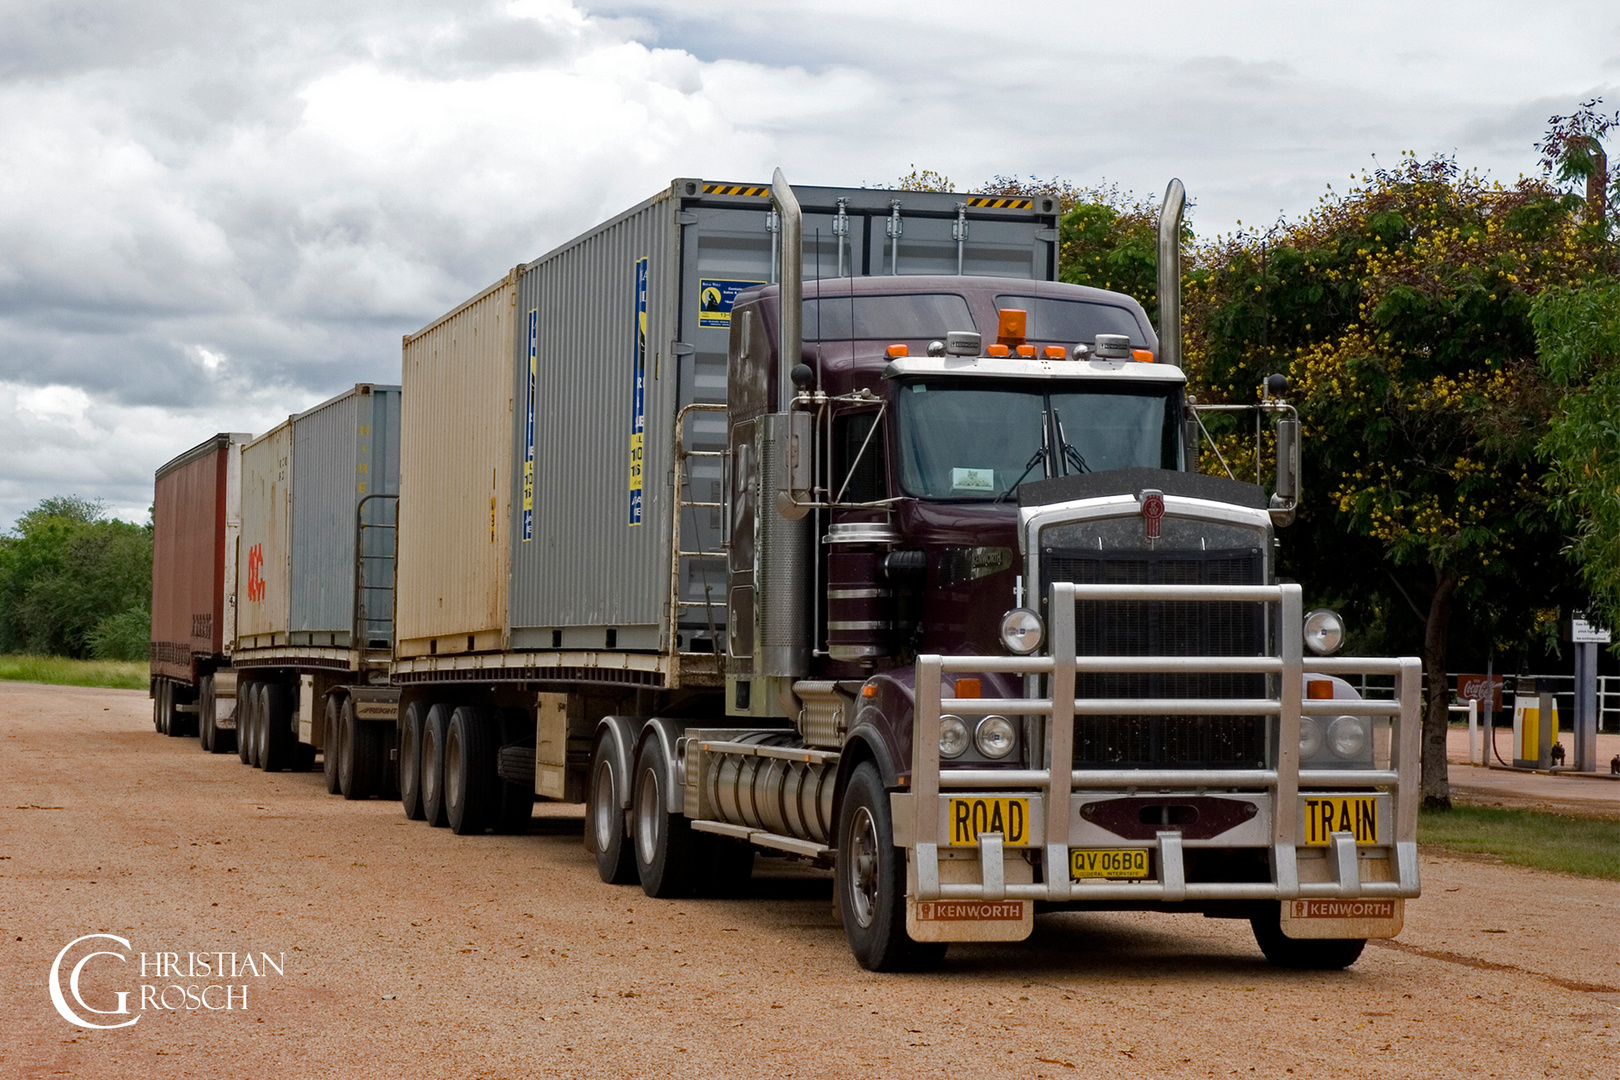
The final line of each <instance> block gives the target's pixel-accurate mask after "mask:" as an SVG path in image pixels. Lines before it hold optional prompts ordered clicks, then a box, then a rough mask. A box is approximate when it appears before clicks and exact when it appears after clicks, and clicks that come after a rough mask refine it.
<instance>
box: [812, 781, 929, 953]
mask: <svg viewBox="0 0 1620 1080" xmlns="http://www.w3.org/2000/svg"><path fill="white" fill-rule="evenodd" d="M837 878H838V902H839V908H840V910H841V911H842V912H843V918H844V937H845V938H846V939H847V940H848V941H849V950H850V952H852V953H854V954H855V959H856V961H857V962H858V963H859V964H860V965H861V967H863V968H865V969H866V970H868V971H926V970H930V969H932V968H935V967H938V966H939V963H940V961H942V960H943V959H945V946H944V945H943V944H940V943H926V944H925V943H922V942H916V941H913V940H911V937H910V935H908V934H907V933H906V860H905V856H904V854H903V853H902V852H901V850H900V849H899V848H897V847H895V846H894V821H893V819H892V818H891V817H890V815H889V793H888V792H887V791H885V790H884V787H883V778H882V777H881V776H879V775H878V771H877V766H876V765H874V764H872V763H871V762H870V761H863V762H862V763H861V764H859V765H857V766H855V771H854V772H853V773H851V774H850V778H849V787H848V788H847V789H846V790H845V791H844V801H843V804H842V806H841V807H840V808H839V812H838V869H837Z"/></svg>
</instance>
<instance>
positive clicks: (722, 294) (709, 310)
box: [698, 278, 765, 329]
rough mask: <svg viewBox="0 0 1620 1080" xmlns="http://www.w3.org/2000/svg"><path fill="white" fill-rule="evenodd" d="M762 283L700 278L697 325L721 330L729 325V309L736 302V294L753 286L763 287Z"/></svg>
mask: <svg viewBox="0 0 1620 1080" xmlns="http://www.w3.org/2000/svg"><path fill="white" fill-rule="evenodd" d="M763 284H765V283H764V282H763V281H743V280H738V279H732V278H702V279H700V280H699V281H698V325H699V326H718V327H721V328H722V329H724V328H726V327H729V326H730V325H731V308H732V305H734V304H735V303H736V302H737V294H738V293H740V292H742V291H743V290H744V289H752V288H753V287H754V286H755V285H763Z"/></svg>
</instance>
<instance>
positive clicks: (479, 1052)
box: [0, 683, 1620, 1080]
mask: <svg viewBox="0 0 1620 1080" xmlns="http://www.w3.org/2000/svg"><path fill="white" fill-rule="evenodd" d="M0 709H3V710H4V715H5V716H6V719H7V723H6V724H5V727H4V731H3V732H0V793H3V794H0V987H3V989H4V1007H5V1010H6V1013H7V1017H6V1024H5V1028H6V1035H5V1038H4V1039H0V1076H5V1077H28V1078H35V1077H56V1076H73V1077H123V1076H128V1077H165V1078H166V1077H208V1078H213V1077H237V1076H244V1077H245V1076H252V1077H272V1076H273V1077H335V1078H343V1077H366V1078H376V1077H389V1076H434V1077H526V1076H559V1077H621V1076H622V1077H657V1078H660V1080H664V1078H675V1077H703V1078H708V1077H793V1076H802V1077H821V1076H838V1077H873V1078H888V1077H897V1076H916V1077H934V1076H946V1075H954V1076H960V1077H972V1078H975V1080H977V1078H980V1077H1000V1076H1008V1077H1076V1076H1082V1077H1091V1076H1098V1077H1100V1076H1107V1077H1127V1078H1133V1077H1183V1076H1185V1077H1229V1076H1237V1077H1247V1076H1259V1077H1273V1078H1276V1077H1287V1076H1289V1075H1293V1076H1297V1077H1425V1078H1429V1077H1468V1078H1471V1080H1480V1078H1485V1077H1513V1078H1519V1077H1535V1076H1557V1077H1591V1078H1594V1080H1614V1078H1615V1077H1616V1076H1620V888H1617V887H1616V886H1615V885H1614V884H1613V883H1612V882H1597V881H1587V880H1581V879H1575V878H1566V877H1560V876H1556V875H1547V874H1536V873H1531V872H1527V871H1524V870H1518V869H1515V868H1512V867H1506V866H1502V865H1499V864H1495V863H1493V862H1491V861H1488V860H1483V859H1461V858H1454V857H1449V856H1444V855H1441V854H1438V853H1436V852H1432V851H1426V852H1425V853H1424V858H1423V868H1422V869H1423V884H1424V896H1423V898H1422V899H1420V900H1417V901H1411V902H1409V903H1408V906H1407V925H1406V931H1405V933H1403V934H1402V935H1401V938H1400V939H1399V940H1398V941H1396V942H1381V943H1373V944H1370V945H1369V946H1368V948H1367V951H1366V952H1365V954H1363V956H1362V958H1361V960H1360V961H1359V962H1358V963H1357V964H1356V965H1355V966H1354V967H1353V968H1351V969H1349V970H1348V971H1344V972H1333V973H1296V972H1287V971H1280V970H1276V969H1272V968H1270V967H1268V966H1267V965H1266V964H1265V963H1264V962H1263V961H1262V959H1261V957H1260V953H1259V950H1258V949H1257V948H1256V947H1255V945H1254V943H1253V939H1252V937H1251V935H1250V933H1249V929H1248V925H1247V924H1246V923H1236V922H1225V921H1214V920H1206V919H1202V918H1198V917H1194V916H1164V915H1139V914H1108V915H1081V914H1060V915H1047V916H1041V917H1039V918H1037V919H1036V923H1035V934H1034V936H1033V937H1032V938H1031V939H1030V940H1029V941H1027V942H1024V943H1021V944H1019V945H1015V946H977V947H967V946H956V947H953V951H952V953H951V955H950V957H949V958H948V959H947V961H946V964H945V967H944V969H943V970H941V971H940V972H937V973H934V974H929V975H921V976H899V977H896V976H881V975H872V974H869V973H866V972H863V971H861V970H860V969H859V968H858V967H856V965H855V963H854V961H853V960H852V959H851V958H850V956H849V953H848V951H847V949H846V947H845V945H844V940H843V933H842V930H841V929H840V927H839V925H838V922H837V920H836V918H835V917H834V914H833V911H832V905H831V896H832V889H831V881H830V878H829V877H828V876H827V875H825V874H817V873H814V872H811V871H807V870H803V869H799V868H797V867H795V866H793V865H792V864H789V863H786V862H780V861H776V860H770V861H762V862H761V864H760V865H761V871H760V873H759V874H758V876H757V877H756V880H755V882H754V883H753V887H752V888H753V894H754V895H753V896H752V897H750V898H747V899H739V900H724V901H720V900H711V901H655V900H648V899H646V898H645V897H644V896H643V895H642V894H641V891H640V890H639V889H637V888H634V887H630V888H626V887H614V886H608V885H603V884H601V882H600V881H599V880H598V879H597V876H596V872H595V867H594V864H593V863H592V861H591V859H590V857H589V856H588V855H587V854H586V852H585V851H584V850H583V848H582V846H581V843H580V826H581V814H580V811H579V810H578V808H575V807H543V808H540V809H539V810H538V811H537V813H536V818H535V822H534V826H533V828H532V829H531V831H530V832H529V834H528V835H525V836H504V837H497V836H485V837H456V836H454V835H451V834H450V833H449V832H448V830H444V829H432V828H429V827H427V826H426V825H424V824H421V823H419V822H408V821H406V820H405V818H404V816H403V815H402V814H401V812H400V809H399V806H398V804H397V803H384V802H378V801H372V802H364V803H348V802H345V801H343V800H342V799H341V798H338V797H336V796H331V795H327V794H326V793H325V790H324V788H323V786H322V783H321V778H320V774H319V772H315V773H310V774H291V773H280V774H266V773H262V772H257V771H254V770H252V769H249V768H247V767H245V766H243V765H242V764H240V763H239V762H238V761H237V759H236V757H235V755H234V754H233V755H219V756H210V755H207V754H203V753H201V752H200V751H199V749H198V746H197V742H196V740H195V739H170V738H165V737H163V736H160V735H158V734H156V733H155V732H154V731H153V730H152V725H151V720H150V704H149V702H148V701H147V700H146V698H145V697H144V696H143V695H141V694H139V693H133V692H127V691H107V690H81V689H73V688H55V687H39V686H31V685H27V684H17V683H11V684H0ZM98 933H99V934H111V935H115V936H116V937H118V938H122V939H123V940H124V941H126V942H128V944H127V945H124V944H121V943H119V942H117V941H113V940H110V939H106V938H102V939H97V940H95V941H92V942H81V943H80V944H79V945H78V946H75V947H74V948H73V949H69V950H67V951H66V954H65V955H66V959H65V960H64V962H63V965H62V966H61V968H60V970H59V971H58V973H57V974H58V978H57V980H56V983H57V985H58V986H60V987H61V988H62V990H63V996H62V1002H63V1004H64V1007H65V1008H67V1009H68V1010H69V1011H70V1012H73V1013H74V1014H75V1015H78V1016H79V1017H80V1018H81V1019H83V1020H86V1021H88V1022H92V1023H96V1024H102V1025H107V1024H114V1023H127V1022H128V1021H131V1020H133V1021H134V1023H132V1024H130V1025H129V1026H126V1027H122V1028H112V1029H105V1030H103V1029H96V1030H91V1029H87V1028H83V1027H78V1026H74V1025H73V1024H70V1023H69V1022H68V1021H67V1020H66V1019H65V1018H64V1017H63V1016H62V1015H60V1014H59V1011H58V1008H57V1007H56V1006H54V1005H53V1001H52V997H51V993H50V987H51V985H52V978H51V975H52V965H53V963H54V962H55V961H56V960H57V958H58V955H59V954H63V952H64V947H65V946H68V945H69V943H70V942H73V941H74V940H75V939H77V938H80V937H82V936H84V935H89V934H98ZM96 951H100V952H104V953H106V954H107V955H103V956H92V955H90V953H92V952H96ZM164 953H174V954H176V956H175V961H174V962H172V963H171V962H170V961H168V960H167V959H166V958H165V957H163V956H162V955H160V954H164ZM193 954H196V955H193ZM265 954H268V956H269V959H268V960H266V959H265ZM244 957H246V958H248V959H249V960H251V963H248V962H247V961H245V960H244ZM81 959H82V960H83V961H84V963H83V967H82V971H81V981H80V987H79V989H80V994H79V998H80V999H82V1001H83V1002H84V1005H83V1006H82V1007H81V1006H80V1005H79V1004H78V1003H77V1001H76V1000H75V998H74V997H73V995H72V994H71V987H70V982H71V973H72V967H73V965H74V964H76V963H78V961H79V960H81ZM272 961H273V962H274V963H272ZM222 962H223V965H222ZM200 963H202V964H207V965H209V970H208V971H207V972H204V971H203V969H202V968H201V966H200ZM176 965H178V966H179V969H180V973H179V974H177V973H176V970H175V969H176ZM221 966H223V967H224V968H225V969H226V971H225V974H224V975H218V974H215V971H217V969H218V968H219V967H221ZM278 967H279V970H277V969H278ZM143 968H144V969H145V970H144V972H143V970H142V969H143ZM233 968H234V969H235V970H232V969H233ZM143 987H150V988H151V989H142V988H143ZM188 988H189V989H190V990H191V995H188V994H187V992H186V991H187V989H188ZM244 988H245V989H244ZM119 992H124V993H127V994H129V997H128V998H127V999H126V1000H127V1007H128V1010H129V1011H128V1012H127V1013H119V1012H116V1011H112V1010H116V1008H117V1002H118V998H117V996H116V995H117V994H118V993H119ZM244 999H245V1006H244V1005H243V1000H244ZM223 1004H228V1005H229V1006H230V1007H229V1008H224V1007H221V1006H222V1005H223ZM188 1005H190V1006H191V1007H189V1008H188V1007H187V1006H188ZM210 1005H211V1006H212V1007H205V1006H210ZM165 1006H171V1007H167V1008H166V1007H165ZM89 1009H102V1010H108V1011H105V1012H102V1013H94V1012H90V1011H88V1010H89Z"/></svg>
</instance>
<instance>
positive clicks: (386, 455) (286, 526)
mask: <svg viewBox="0 0 1620 1080" xmlns="http://www.w3.org/2000/svg"><path fill="white" fill-rule="evenodd" d="M399 402H400V394H399V387H397V386H377V385H373V384H370V383H361V384H359V385H357V386H355V387H354V388H353V389H352V390H346V391H344V392H343V393H342V394H339V395H338V396H336V397H334V398H332V399H331V400H329V401H325V402H322V403H321V404H320V405H317V406H315V407H314V408H312V409H309V410H307V411H305V412H302V413H299V414H298V415H296V416H293V417H291V418H290V419H289V420H288V421H287V422H286V423H285V424H282V425H280V426H278V427H276V428H274V429H273V430H271V431H270V432H267V433H266V434H265V435H263V436H260V437H259V438H258V439H256V440H255V441H254V442H252V443H250V444H248V446H246V447H245V448H244V449H243V451H242V476H243V499H242V515H243V520H242V544H243V548H244V551H243V553H242V555H241V557H240V559H239V570H238V581H237V595H238V598H239V603H240V608H241V612H242V614H241V615H240V616H239V627H238V637H237V642H236V646H237V649H236V655H235V658H234V659H235V663H236V664H237V666H243V665H251V664H255V663H266V662H271V661H284V660H292V659H298V658H300V657H306V658H307V657H314V658H318V659H325V660H328V661H346V662H347V663H348V664H349V665H351V666H352V665H353V664H354V663H356V662H357V661H358V659H359V654H360V653H363V651H364V650H365V649H368V648H371V649H387V648H388V646H389V645H390V644H391V638H392V609H393V604H392V587H393V576H394V575H393V548H394V535H393V533H394V512H395V507H394V501H395V499H396V498H397V496H398V491H399V435H398V433H399ZM357 573H358V574H359V575H360V576H359V578H358V580H357V578H356V575H357ZM357 586H358V587H357ZM357 629H358V630H359V636H358V637H357V636H356V631H357ZM311 650H315V651H314V652H312V651H311ZM350 650H354V651H356V655H354V656H347V655H344V654H345V653H347V652H348V651H350Z"/></svg>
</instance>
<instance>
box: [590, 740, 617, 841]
mask: <svg viewBox="0 0 1620 1080" xmlns="http://www.w3.org/2000/svg"><path fill="white" fill-rule="evenodd" d="M617 802H618V800H617V799H616V798H615V797H614V793H613V766H612V765H611V764H609V763H608V762H607V761H606V760H602V761H599V762H597V763H596V783H594V784H592V785H591V820H592V821H593V822H594V823H595V827H596V850H597V851H606V850H607V849H608V848H610V847H612V846H613V841H614V835H613V829H614V825H615V822H614V820H613V817H614V805H615V803H617Z"/></svg>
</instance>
